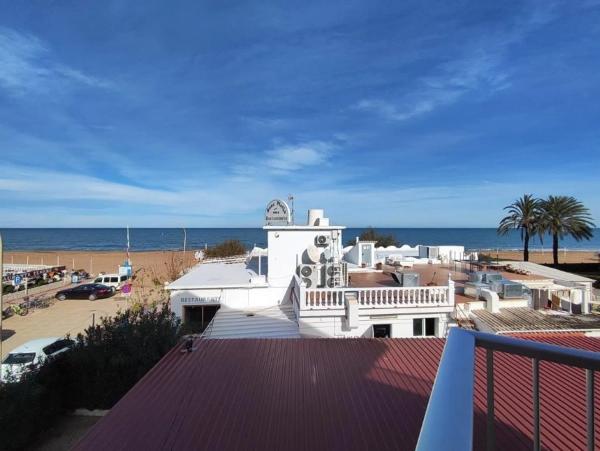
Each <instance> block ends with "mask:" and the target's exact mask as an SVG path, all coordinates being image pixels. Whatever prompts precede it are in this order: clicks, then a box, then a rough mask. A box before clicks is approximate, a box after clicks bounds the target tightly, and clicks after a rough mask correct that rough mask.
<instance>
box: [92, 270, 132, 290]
mask: <svg viewBox="0 0 600 451" xmlns="http://www.w3.org/2000/svg"><path fill="white" fill-rule="evenodd" d="M128 279H129V277H127V276H123V275H119V274H100V275H98V276H97V277H96V278H95V279H94V283H101V284H102V285H106V286H107V287H111V288H114V290H120V289H121V287H122V286H123V285H125V282H127V280H128Z"/></svg>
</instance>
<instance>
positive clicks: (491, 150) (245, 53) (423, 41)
mask: <svg viewBox="0 0 600 451" xmlns="http://www.w3.org/2000/svg"><path fill="white" fill-rule="evenodd" d="M0 10H1V11H2V14H1V15H0V157H1V160H0V161H1V163H0V168H1V169H0V226H3V227H27V226H32V227H50V226H56V227H71V226H72V227H77V226H82V227H105V226H106V227H112V226H123V225H125V224H129V225H131V226H138V227H152V226H157V227H160V226H165V227H169V226H173V227H179V226H186V227H193V226H196V227H211V226H231V227H234V226H260V225H261V223H262V215H263V209H264V207H265V205H266V203H267V202H268V201H269V200H270V199H272V198H275V197H284V198H285V197H286V196H287V194H288V193H293V194H294V195H295V198H296V209H297V211H298V212H299V213H298V218H299V219H300V218H301V219H303V218H304V215H305V210H306V209H307V208H309V207H312V208H319V207H320V208H324V209H325V210H326V213H327V215H328V216H329V217H330V218H332V221H333V222H335V223H341V224H345V225H349V226H364V225H369V224H371V225H375V226H382V227H383V226H398V227H463V226H464V227H486V226H495V225H496V224H497V221H498V219H499V218H500V217H501V215H502V207H503V206H505V205H506V204H508V203H510V202H511V201H512V200H513V199H514V198H516V197H518V196H520V195H521V194H523V193H534V194H536V195H539V196H545V195H547V194H550V193H552V194H569V195H574V196H576V197H577V198H579V199H580V200H582V201H583V202H584V203H585V204H586V205H587V206H588V207H589V208H590V209H591V211H592V214H593V215H594V217H595V218H596V222H600V195H599V193H600V101H599V100H598V99H600V83H599V80H600V79H599V76H600V75H599V74H600V1H596V0H588V1H566V2H553V1H550V0H547V1H540V2H523V1H519V2H509V1H505V2H497V1H490V2H485V1H472V2H467V1H459V2H443V1H442V2H428V3H427V4H425V2H421V1H415V2H409V1H405V2H393V1H385V2H376V1H349V0H346V1H343V2H310V1H303V2H252V1H249V2H243V1H215V2H204V1H178V2H163V1H152V0H144V1H139V2H136V1H128V2H124V1H121V0H119V1H102V2H92V1H81V0H72V1H67V0H65V1H52V2H47V1H31V2H15V1H11V0H1V1H0Z"/></svg>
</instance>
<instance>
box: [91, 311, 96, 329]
mask: <svg viewBox="0 0 600 451" xmlns="http://www.w3.org/2000/svg"><path fill="white" fill-rule="evenodd" d="M95 326H96V314H95V313H92V328H94V327H95Z"/></svg>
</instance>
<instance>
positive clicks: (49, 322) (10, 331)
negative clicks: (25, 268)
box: [2, 297, 128, 358]
mask: <svg viewBox="0 0 600 451" xmlns="http://www.w3.org/2000/svg"><path fill="white" fill-rule="evenodd" d="M127 303H128V301H127V300H125V299H123V298H116V297H112V298H108V299H98V300H97V301H87V300H77V299H72V300H67V301H62V302H61V301H57V302H56V303H54V304H53V305H51V306H50V307H48V308H45V309H37V310H35V311H33V312H30V313H29V314H27V315H25V316H16V315H14V316H11V317H10V318H7V319H5V320H3V321H2V338H3V340H2V358H4V356H5V355H6V354H7V353H8V352H10V351H11V350H13V349H14V348H16V347H17V346H19V345H22V344H23V343H25V342H27V341H29V340H33V339H35V338H44V337H61V336H64V335H66V334H70V335H71V336H73V337H74V336H76V335H77V334H78V333H79V332H83V330H84V329H85V328H87V327H88V326H90V325H91V324H92V318H93V316H94V315H95V320H96V321H98V319H99V318H100V317H102V316H113V315H114V314H115V313H116V312H117V311H118V310H125V309H126V308H127Z"/></svg>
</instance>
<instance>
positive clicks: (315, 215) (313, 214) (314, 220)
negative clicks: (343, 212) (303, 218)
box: [308, 208, 324, 226]
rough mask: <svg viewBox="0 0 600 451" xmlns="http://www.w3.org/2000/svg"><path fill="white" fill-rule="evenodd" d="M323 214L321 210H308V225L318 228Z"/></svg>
mask: <svg viewBox="0 0 600 451" xmlns="http://www.w3.org/2000/svg"><path fill="white" fill-rule="evenodd" d="M323 215H324V212H323V210H321V209H317V208H311V209H310V210H308V225H309V226H318V225H319V220H320V219H321V218H323Z"/></svg>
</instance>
